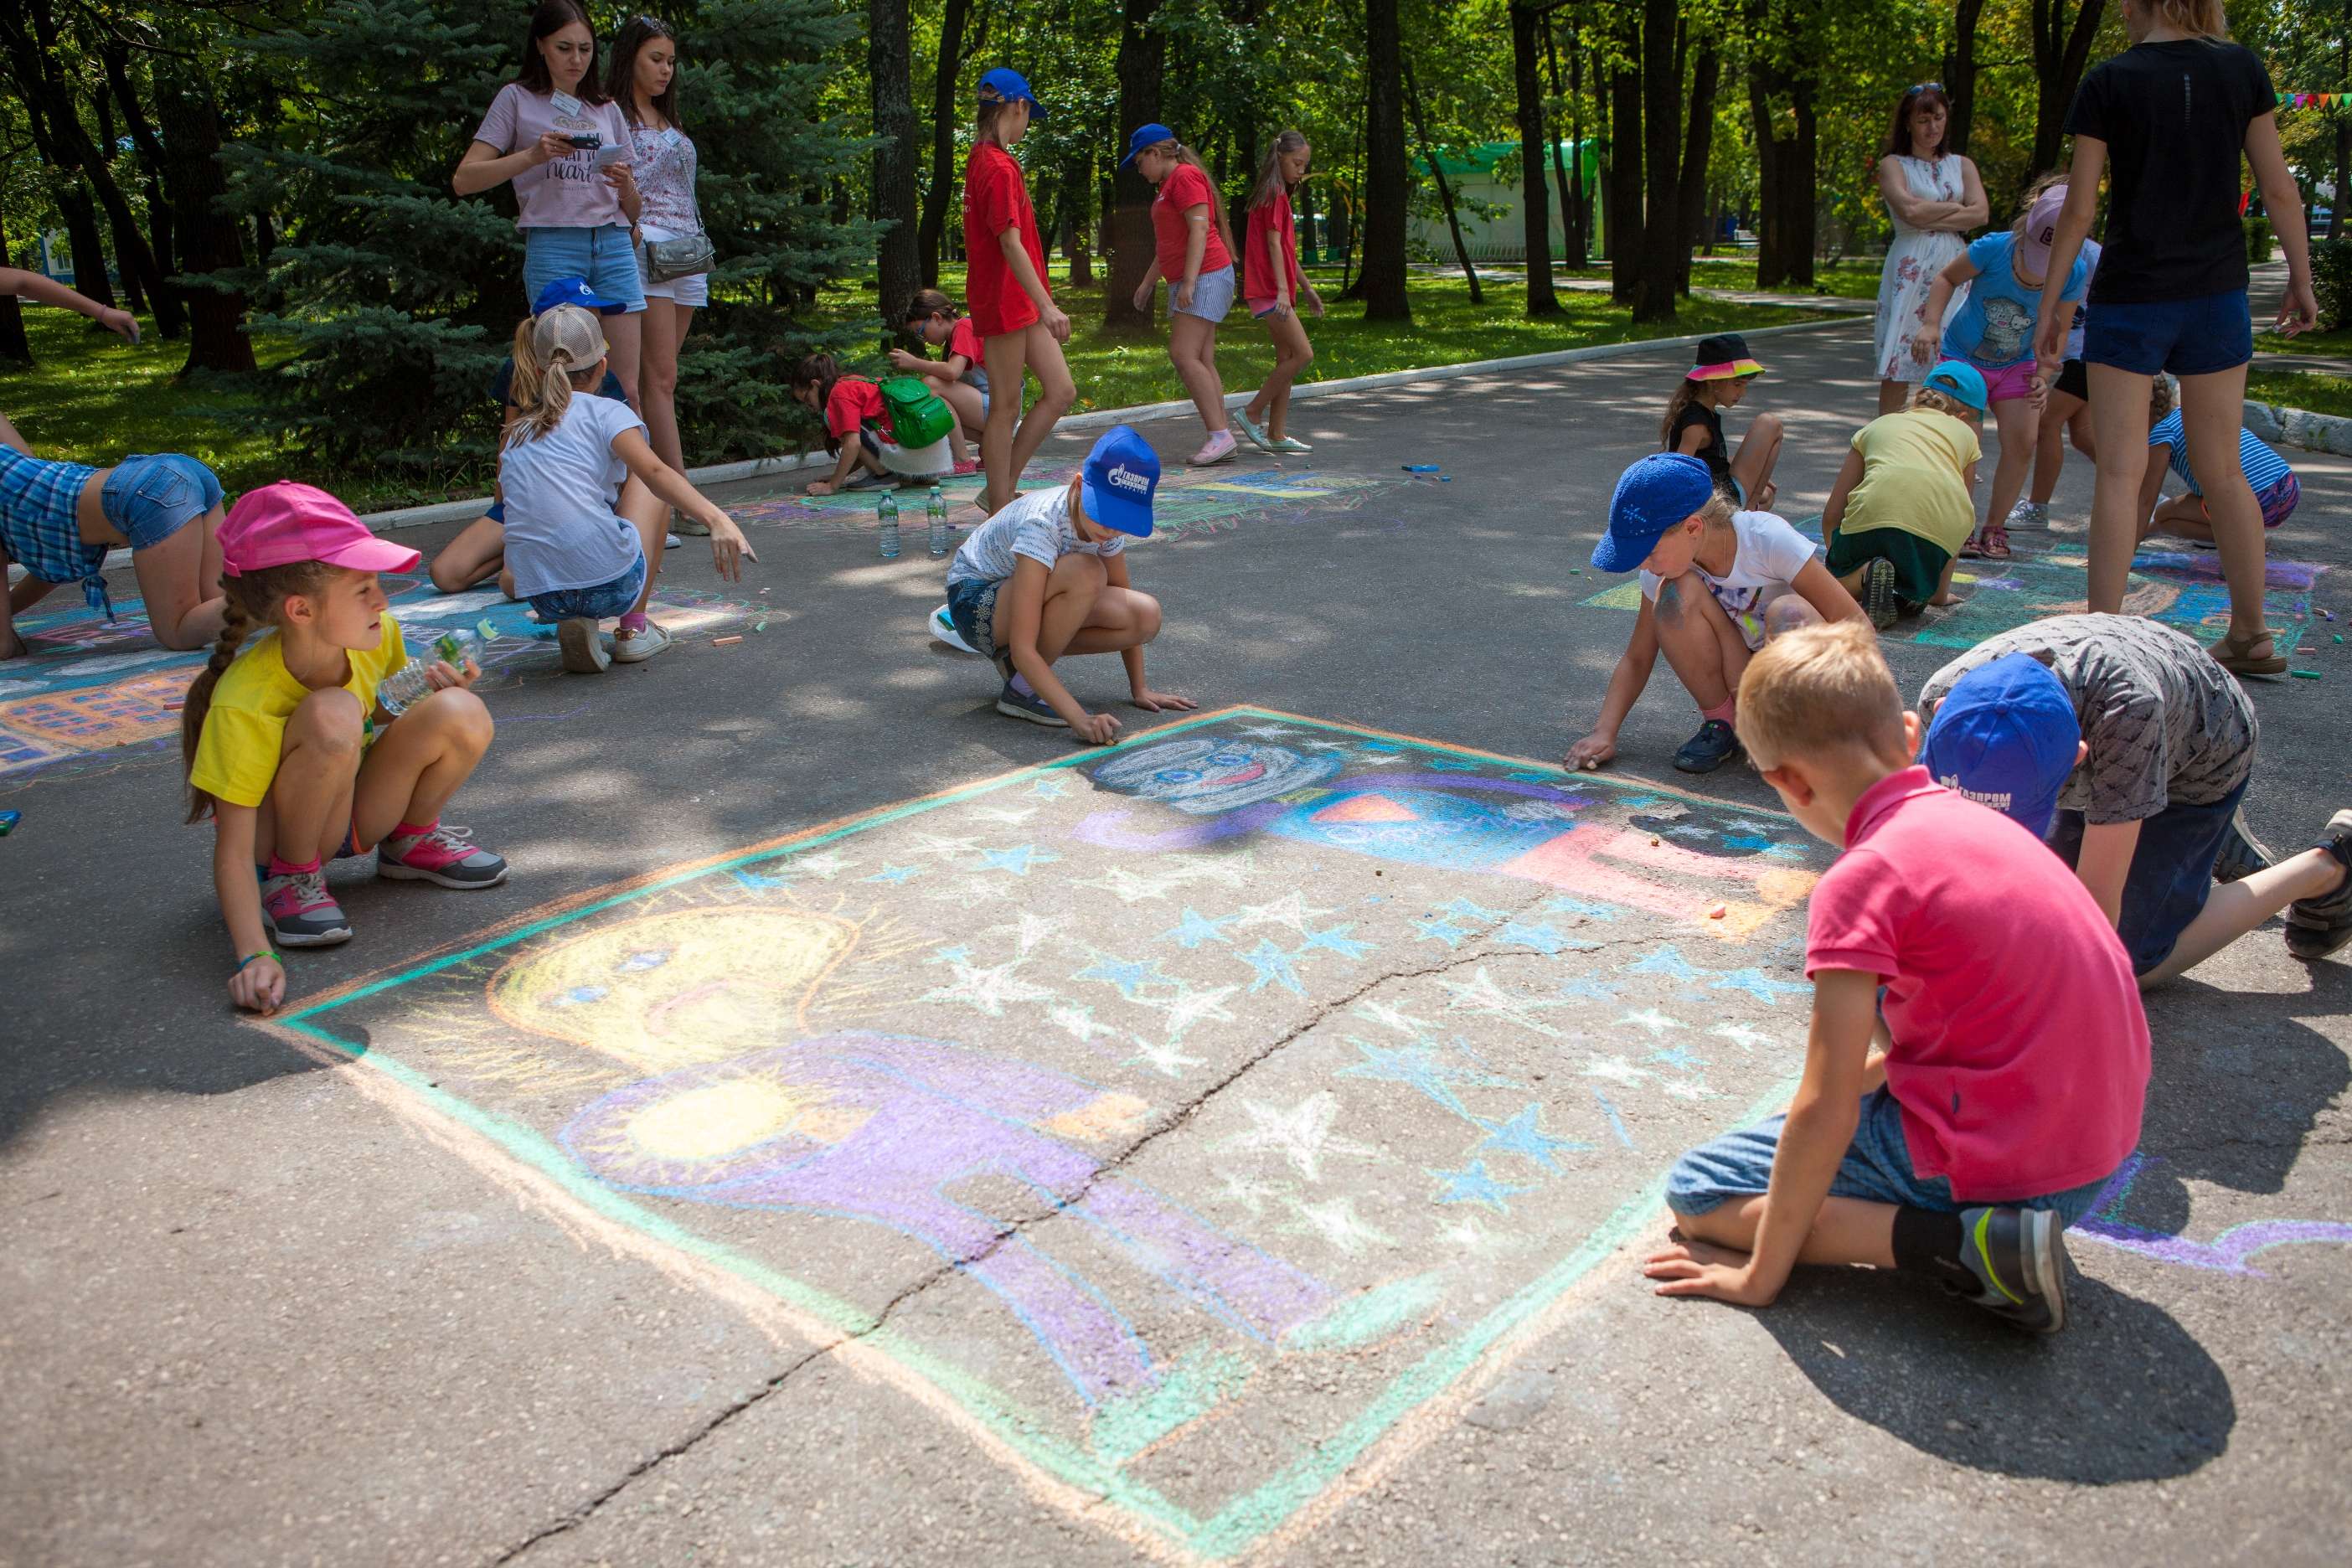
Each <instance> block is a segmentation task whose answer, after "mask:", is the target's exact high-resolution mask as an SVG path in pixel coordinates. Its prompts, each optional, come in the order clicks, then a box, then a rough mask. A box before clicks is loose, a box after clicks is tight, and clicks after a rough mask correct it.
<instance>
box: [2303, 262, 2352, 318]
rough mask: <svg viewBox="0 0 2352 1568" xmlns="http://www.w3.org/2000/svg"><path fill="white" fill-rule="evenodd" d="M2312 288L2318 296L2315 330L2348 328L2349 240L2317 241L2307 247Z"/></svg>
mask: <svg viewBox="0 0 2352 1568" xmlns="http://www.w3.org/2000/svg"><path fill="white" fill-rule="evenodd" d="M2311 280H2312V287H2313V289H2315V291H2316V292H2317V294H2318V295H2319V330H2320V331H2323V332H2333V331H2342V330H2344V329H2346V328H2352V239H2327V240H2321V241H2320V242H2318V243H2317V244H2315V245H2314V246H2313V247H2311Z"/></svg>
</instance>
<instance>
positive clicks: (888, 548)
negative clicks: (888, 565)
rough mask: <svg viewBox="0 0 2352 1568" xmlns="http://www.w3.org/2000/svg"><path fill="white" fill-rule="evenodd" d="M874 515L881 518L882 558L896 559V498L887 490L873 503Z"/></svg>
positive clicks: (887, 559)
mask: <svg viewBox="0 0 2352 1568" xmlns="http://www.w3.org/2000/svg"><path fill="white" fill-rule="evenodd" d="M874 515H875V516H876V517H877V518H879V519H881V520H882V559H883V560H885V561H896V560H897V559H898V497H897V496H894V495H892V494H891V493H890V492H889V491H888V490H884V491H883V492H882V499H881V500H878V501H877V502H875V503H874Z"/></svg>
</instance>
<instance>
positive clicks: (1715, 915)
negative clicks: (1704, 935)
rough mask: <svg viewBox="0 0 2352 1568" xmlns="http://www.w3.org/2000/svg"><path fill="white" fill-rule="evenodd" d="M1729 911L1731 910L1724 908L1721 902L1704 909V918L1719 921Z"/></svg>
mask: <svg viewBox="0 0 2352 1568" xmlns="http://www.w3.org/2000/svg"><path fill="white" fill-rule="evenodd" d="M1730 912H1731V911H1730V910H1727V909H1726V908H1724V907H1723V906H1722V905H1721V904H1717V905H1716V906H1715V908H1713V909H1711V910H1707V911H1706V918H1707V919H1709V920H1711V921H1719V920H1721V919H1722V918H1723V917H1724V916H1726V915H1727V914H1729V913H1730Z"/></svg>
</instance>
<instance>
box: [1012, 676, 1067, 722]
mask: <svg viewBox="0 0 2352 1568" xmlns="http://www.w3.org/2000/svg"><path fill="white" fill-rule="evenodd" d="M996 710H997V711H998V712H999V713H1003V714H1007V715H1009V716H1010V717H1012V718H1014V719H1026V720H1028V721H1029V722H1031V723H1032V724H1044V725H1045V726H1047V727H1048V728H1050V729H1055V730H1066V729H1068V728H1069V727H1070V721H1068V720H1067V719H1065V718H1063V717H1062V716H1061V715H1060V714H1059V713H1056V712H1055V711H1054V705H1053V704H1052V703H1050V702H1048V701H1046V700H1045V699H1044V698H1042V697H1040V696H1038V695H1037V694H1036V693H1035V692H1034V691H1029V692H1024V691H1022V690H1021V689H1019V688H1017V687H1015V686H1014V685H1013V682H1011V681H1009V680H1008V681H1006V682H1005V683H1004V689H1003V690H1002V691H1000V692H998V693H997V694H996Z"/></svg>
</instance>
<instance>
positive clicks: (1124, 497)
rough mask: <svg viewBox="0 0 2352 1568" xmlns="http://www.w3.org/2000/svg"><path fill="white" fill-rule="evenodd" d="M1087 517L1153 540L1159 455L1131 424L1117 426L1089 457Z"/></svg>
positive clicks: (1084, 494) (1086, 489) (1104, 436)
mask: <svg viewBox="0 0 2352 1568" xmlns="http://www.w3.org/2000/svg"><path fill="white" fill-rule="evenodd" d="M1084 483H1085V489H1084V490H1083V492H1082V494H1083V497H1084V499H1085V501H1086V507H1087V516H1088V517H1090V518H1092V519H1094V520H1095V521H1097V522H1098V523H1101V524H1102V525H1103V526H1104V527H1105V528H1115V529H1117V530H1118V531H1119V532H1121V533H1127V534H1132V535H1134V536H1135V537H1136V538H1138V539H1149V538H1150V537H1151V498H1152V497H1153V496H1154V495H1156V494H1158V493H1159V490H1160V454H1159V453H1157V452H1155V451H1153V450H1152V449H1151V443H1150V442H1149V441H1147V440H1145V439H1144V438H1143V437H1141V436H1139V435H1137V434H1136V431H1135V426H1132V425H1114V426H1111V427H1110V428H1109V429H1108V430H1106V431H1104V432H1103V437H1102V439H1101V440H1099V441H1097V442H1096V443H1095V449H1094V450H1093V451H1091V452H1088V453H1087V468H1086V479H1085V481H1084Z"/></svg>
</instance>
